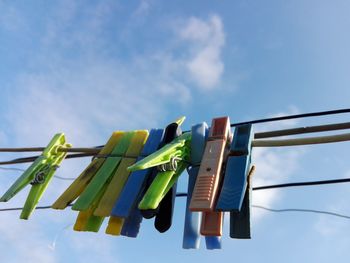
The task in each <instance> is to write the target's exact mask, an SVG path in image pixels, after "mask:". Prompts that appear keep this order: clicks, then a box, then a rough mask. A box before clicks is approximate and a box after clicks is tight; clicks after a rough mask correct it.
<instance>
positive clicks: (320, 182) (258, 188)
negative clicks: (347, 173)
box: [253, 178, 350, 190]
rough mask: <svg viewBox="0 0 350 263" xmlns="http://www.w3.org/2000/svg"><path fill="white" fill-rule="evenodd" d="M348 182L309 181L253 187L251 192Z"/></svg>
mask: <svg viewBox="0 0 350 263" xmlns="http://www.w3.org/2000/svg"><path fill="white" fill-rule="evenodd" d="M348 182H350V178H343V179H333V180H323V181H311V182H296V183H287V184H275V185H265V186H257V187H253V190H266V189H273V188H285V187H299V186H312V185H324V184H339V183H348Z"/></svg>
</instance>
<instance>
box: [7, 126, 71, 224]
mask: <svg viewBox="0 0 350 263" xmlns="http://www.w3.org/2000/svg"><path fill="white" fill-rule="evenodd" d="M70 147H72V145H71V144H68V143H66V139H65V136H64V134H63V133H58V134H56V135H55V136H54V137H53V138H52V140H51V141H50V143H49V144H48V146H47V147H46V148H45V150H44V151H43V153H42V154H41V155H40V156H39V157H38V158H37V159H36V160H35V161H34V162H33V163H32V164H31V165H30V166H29V168H28V169H27V170H26V171H25V172H24V173H23V174H22V175H21V176H20V177H19V178H18V179H17V181H16V182H15V183H14V184H13V185H12V186H11V187H10V188H9V189H8V190H7V192H6V193H5V194H4V195H3V196H2V197H1V198H0V202H7V201H8V200H10V199H11V198H12V197H13V196H15V195H16V194H17V193H18V192H19V191H21V190H22V189H23V188H24V187H26V186H27V185H28V184H31V185H32V187H31V189H30V192H29V194H28V197H27V200H26V202H25V204H24V207H23V210H22V213H21V215H20V218H21V219H28V218H29V216H30V215H31V213H32V212H33V210H34V209H35V207H36V205H37V204H38V202H39V200H40V198H41V197H42V195H43V194H44V192H45V190H46V188H47V186H48V184H49V182H50V181H51V179H52V177H53V175H54V173H55V171H56V169H57V168H58V166H59V165H60V163H61V162H62V161H63V159H64V158H65V157H66V155H67V152H63V151H59V149H60V148H70Z"/></svg>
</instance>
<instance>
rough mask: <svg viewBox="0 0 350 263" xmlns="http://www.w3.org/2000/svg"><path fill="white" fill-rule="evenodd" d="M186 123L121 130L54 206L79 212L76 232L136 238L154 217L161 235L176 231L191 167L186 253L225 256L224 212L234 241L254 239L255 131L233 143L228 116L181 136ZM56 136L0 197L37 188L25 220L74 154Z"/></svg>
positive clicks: (245, 129) (240, 133) (240, 130)
mask: <svg viewBox="0 0 350 263" xmlns="http://www.w3.org/2000/svg"><path fill="white" fill-rule="evenodd" d="M183 121H184V117H182V118H180V119H178V120H176V121H175V122H173V123H171V124H169V125H168V126H167V127H166V128H165V129H164V130H163V129H152V130H151V131H150V132H148V131H146V130H136V131H129V132H124V131H116V132H114V133H113V134H112V136H111V137H110V139H109V140H108V142H107V143H106V144H105V146H104V147H103V148H102V149H101V150H100V152H99V153H98V154H97V155H96V156H95V157H94V159H93V160H92V162H91V163H90V164H89V166H88V167H87V168H86V169H85V170H84V171H83V172H82V173H81V174H80V175H79V176H78V177H77V179H75V180H74V181H73V183H72V184H71V185H70V186H69V187H68V188H67V189H66V191H65V192H64V193H63V194H62V195H61V196H60V197H59V198H58V199H57V200H56V201H55V202H54V204H53V205H52V208H54V209H65V208H66V207H67V206H68V205H70V204H73V202H74V201H75V202H74V204H73V205H72V209H73V210H75V211H78V216H77V219H76V222H75V225H74V230H76V231H91V232H98V231H99V229H100V228H101V225H102V223H103V221H104V219H105V218H106V217H109V220H108V225H107V228H106V233H107V234H111V235H116V236H118V235H123V236H127V237H137V235H138V233H139V230H140V225H141V222H142V218H146V219H149V218H153V217H154V218H155V219H154V225H155V228H156V229H157V230H158V231H159V232H161V233H163V232H165V231H167V230H168V229H169V228H170V227H171V225H172V217H173V209H174V203H175V197H176V183H177V180H178V178H179V176H180V175H181V174H182V172H183V171H184V170H185V169H186V168H187V169H188V173H189V181H188V196H187V202H186V216H185V226H184V235H183V248H186V249H190V248H198V247H199V243H200V235H203V236H205V240H206V246H207V249H220V248H221V236H222V232H223V231H222V229H223V217H224V212H230V237H232V238H250V237H251V231H250V208H251V191H252V187H251V175H252V172H253V169H251V148H252V137H253V132H252V127H251V125H241V126H237V127H236V129H235V132H234V135H233V136H232V132H231V128H230V120H229V118H228V117H221V118H215V119H213V120H212V125H211V127H210V129H208V125H207V124H206V123H201V124H198V125H194V126H193V127H192V129H191V132H185V133H182V131H181V129H180V126H181V124H182V123H183ZM69 147H71V145H70V144H67V143H66V141H65V137H64V135H63V134H57V135H56V136H55V137H54V138H53V139H52V140H51V142H50V143H49V145H48V146H47V147H46V148H45V150H44V151H43V153H42V155H41V156H40V157H38V158H37V160H35V162H34V163H33V164H32V165H31V166H30V167H29V168H28V169H27V170H26V171H25V172H24V174H23V175H22V176H21V177H20V178H19V179H18V180H17V181H16V182H15V183H14V184H13V185H12V186H11V188H10V189H9V190H8V191H7V192H6V193H5V194H4V195H3V196H2V197H1V199H0V201H8V200H9V199H10V198H11V197H13V196H14V195H15V194H17V193H18V192H19V191H20V190H22V189H23V188H24V187H25V186H26V185H28V184H32V188H31V191H30V193H29V195H28V198H27V200H26V203H25V206H24V209H23V211H22V214H21V218H23V219H28V217H29V216H30V214H31V212H32V211H33V210H34V209H35V207H36V205H37V203H38V201H39V200H40V198H41V196H42V195H43V193H44V191H45V189H46V187H47V186H48V183H49V182H50V180H51V178H52V176H53V174H54V172H55V170H56V168H57V167H58V165H59V164H60V163H61V162H62V161H63V159H64V158H65V156H66V151H63V150H62V148H69Z"/></svg>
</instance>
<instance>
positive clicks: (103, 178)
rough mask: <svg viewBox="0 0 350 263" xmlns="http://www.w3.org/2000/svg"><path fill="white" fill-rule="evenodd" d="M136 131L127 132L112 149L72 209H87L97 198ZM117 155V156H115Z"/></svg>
mask: <svg viewBox="0 0 350 263" xmlns="http://www.w3.org/2000/svg"><path fill="white" fill-rule="evenodd" d="M133 136H134V132H125V133H123V135H122V137H121V138H120V140H119V141H118V143H117V144H116V146H115V147H114V149H113V150H112V152H111V154H110V156H108V157H107V159H106V160H105V162H104V163H103V165H102V166H101V167H100V169H98V171H97V172H96V174H95V175H94V177H93V178H92V179H91V181H90V182H89V184H88V185H87V186H86V188H85V190H84V191H83V192H82V193H81V194H80V196H79V198H78V199H77V201H76V202H75V203H74V205H73V207H72V209H73V210H76V211H86V210H88V209H89V208H90V207H91V206H92V203H93V202H94V201H95V200H96V198H97V196H98V195H99V194H100V192H101V190H102V189H103V188H104V186H105V184H106V183H108V180H109V179H110V177H111V176H113V173H114V172H115V170H116V169H117V167H118V166H119V164H120V162H121V160H122V157H121V156H122V155H125V153H126V151H127V150H128V147H129V145H130V143H131V139H132V137H133ZM113 155H115V156H113Z"/></svg>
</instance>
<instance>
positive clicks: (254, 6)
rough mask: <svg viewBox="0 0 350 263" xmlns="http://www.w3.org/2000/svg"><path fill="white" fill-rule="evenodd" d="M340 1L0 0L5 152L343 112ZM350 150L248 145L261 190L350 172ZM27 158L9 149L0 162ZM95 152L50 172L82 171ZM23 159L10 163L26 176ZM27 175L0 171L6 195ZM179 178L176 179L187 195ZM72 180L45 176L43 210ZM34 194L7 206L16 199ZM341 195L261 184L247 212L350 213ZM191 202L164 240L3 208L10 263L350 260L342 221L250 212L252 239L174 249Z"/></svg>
mask: <svg viewBox="0 0 350 263" xmlns="http://www.w3.org/2000/svg"><path fill="white" fill-rule="evenodd" d="M349 8H350V2H349V1H345V0H343V1H341V0H335V1H324V0H318V1H316V0H310V1H302V0H294V1H287V0H286V1H274V0H268V1H264V2H262V1H260V2H259V1H249V0H245V1H243V0H241V1H238V0H234V1H228V0H222V1H204V0H202V1H198V0H193V1H181V0H179V1H160V0H141V1H136V0H135V1H116V0H114V1H112V0H105V1H98V0H94V1H79V0H53V1H39V0H34V1H31V3H30V4H29V3H28V2H25V1H16V0H14V1H9V0H0V58H1V63H0V91H1V96H0V119H1V122H0V142H1V147H25V146H28V147H30V146H45V145H46V144H47V143H48V141H49V140H50V139H51V138H52V136H53V135H54V134H55V133H57V132H64V133H65V134H66V137H67V140H68V141H69V142H70V143H72V144H73V145H74V146H76V147H89V146H95V145H102V144H104V143H105V142H106V141H107V139H108V138H109V136H110V135H111V134H112V132H113V131H115V130H133V129H150V128H152V127H156V128H161V127H165V126H166V125H167V124H168V123H170V122H172V121H174V120H175V119H176V118H177V117H179V116H186V117H187V119H186V122H185V123H184V124H183V126H184V130H188V129H190V128H191V126H192V125H194V124H197V123H200V122H203V121H206V122H207V123H210V122H211V119H212V118H214V117H219V116H229V117H230V119H231V121H232V122H238V121H245V120H251V119H255V118H264V117H271V116H279V115H285V114H297V113H303V112H309V111H321V110H332V109H338V108H346V107H348V105H349V102H348V98H349V97H350V89H349V84H350V74H349V73H350V72H349V70H350V51H349V46H350V34H349V28H350V16H349V15H348V10H349ZM347 118H348V115H342V116H331V117H321V118H320V117H319V118H312V119H311V118H310V119H303V120H292V121H283V122H276V123H270V124H259V125H254V130H255V131H265V130H271V129H283V128H291V127H299V126H304V125H316V124H323V123H332V122H345V121H347ZM348 147H349V143H348V142H344V143H336V144H327V145H317V146H303V147H284V148H280V149H276V148H273V149H272V148H254V149H253V159H252V162H253V164H255V165H256V173H255V175H254V179H253V184H254V186H259V185H265V184H275V183H287V182H295V181H306V180H325V179H332V178H345V177H349V176H350V167H349V166H348V156H349V155H348V153H349V151H348V149H349V148H348ZM20 156H25V154H8V153H2V154H1V159H2V160H7V159H11V158H15V157H20ZM89 161H90V160H89V159H88V158H84V159H79V160H78V159H74V160H65V161H64V162H63V164H62V166H61V167H60V168H59V170H58V171H57V175H60V176H63V177H76V176H78V175H79V173H80V172H81V171H82V170H83V169H84V168H85V167H86V166H87V165H88V163H89ZM27 166H28V165H17V166H14V167H17V168H26V167H27ZM18 176H20V173H19V172H15V171H0V192H1V193H4V192H5V191H6V190H7V189H8V187H9V186H10V185H11V184H12V183H13V182H14V180H15V178H17V177H18ZM187 179H188V175H187V174H186V173H184V174H183V175H182V176H181V178H180V180H179V191H184V190H185V189H186V188H187V185H186V184H187ZM69 184H70V182H69V181H62V180H58V179H56V178H55V179H53V181H52V182H51V184H50V186H49V188H48V190H47V192H46V193H45V195H44V197H43V198H42V200H41V201H40V205H49V204H51V203H52V202H53V201H54V200H56V198H57V197H58V196H59V195H60V194H61V193H62V192H63V191H64V190H65V189H66V188H67V187H68V185H69ZM27 193H28V189H27V190H23V191H22V192H21V193H19V194H18V195H17V196H16V197H15V198H14V199H13V200H11V201H10V202H8V203H2V204H1V205H0V208H4V207H14V206H21V205H23V203H24V201H25V198H26V195H27ZM349 194H350V186H349V185H346V184H342V185H340V184H339V185H329V186H319V187H309V188H298V189H283V190H281V189H280V190H269V191H259V192H255V193H254V194H253V204H255V205H263V206H267V207H270V208H277V209H279V208H304V209H319V210H326V211H331V212H339V213H342V214H347V215H350V207H349V205H348V203H347V202H346V201H345V200H346V198H347V196H349ZM184 204H185V199H180V198H179V199H178V200H177V202H176V207H175V214H174V224H173V227H172V228H171V229H170V230H169V231H168V232H166V233H164V234H159V233H157V231H156V230H155V229H154V228H153V222H152V221H151V220H144V221H143V223H142V228H141V233H140V236H139V237H138V238H137V239H127V238H123V237H120V238H119V237H111V236H108V235H105V234H104V228H105V225H104V226H103V227H102V228H101V231H100V233H98V234H96V233H80V232H74V231H73V230H72V224H73V223H74V221H75V217H76V213H75V212H73V211H71V210H70V209H67V210H65V211H55V210H43V211H36V212H35V213H34V214H33V215H32V217H31V218H30V220H28V221H23V220H20V219H19V218H18V217H19V212H1V213H0V221H1V224H0V246H1V248H2V250H1V252H2V254H1V259H2V261H4V262H23V261H26V262H49V263H51V262H52V263H54V262H96V261H99V262H118V263H119V262H135V261H142V262H152V263H153V262H164V261H165V260H166V261H167V262H169V263H171V262H180V261H183V262H191V261H193V262H197V261H199V260H200V261H201V262H203V263H204V262H212V261H214V260H215V261H220V260H223V261H229V262H230V261H233V260H234V261H237V262H241V261H243V260H244V261H248V262H256V261H258V260H260V261H261V260H263V261H269V262H281V261H283V262H297V261H299V262H300V261H301V262H330V261H331V260H334V259H337V261H339V262H347V261H348V260H346V258H348V257H349V256H350V251H349V249H348V247H349V244H350V237H349V236H348V235H347V230H348V229H349V221H347V220H346V219H341V218H337V217H332V216H327V215H318V214H305V213H271V212H266V211H262V210H259V209H258V208H253V211H252V213H253V222H252V239H251V240H235V239H230V238H229V236H228V231H229V229H228V228H229V224H227V222H228V221H227V220H228V216H226V217H225V218H226V221H225V222H226V224H225V226H224V237H223V249H222V250H218V251H208V250H206V249H205V244H204V243H205V242H204V240H202V244H201V248H200V249H199V250H183V249H182V248H181V247H182V233H183V222H184V209H185V207H184Z"/></svg>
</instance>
